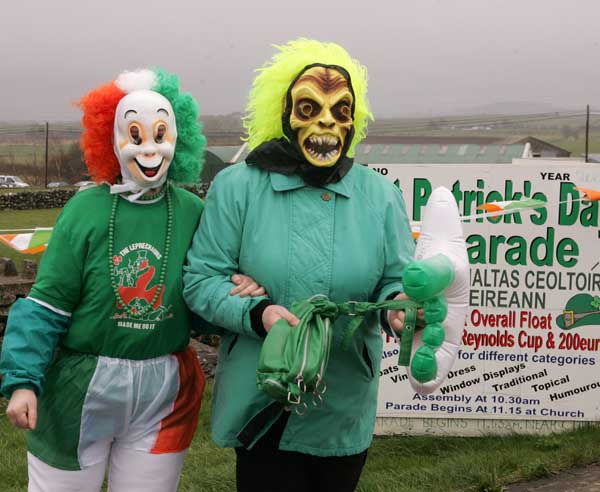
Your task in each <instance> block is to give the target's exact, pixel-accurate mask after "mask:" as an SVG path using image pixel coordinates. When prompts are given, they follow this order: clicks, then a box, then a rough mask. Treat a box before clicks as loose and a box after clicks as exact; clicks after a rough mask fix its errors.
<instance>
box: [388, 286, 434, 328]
mask: <svg viewBox="0 0 600 492" xmlns="http://www.w3.org/2000/svg"><path fill="white" fill-rule="evenodd" d="M406 299H408V296H407V295H406V294H404V293H401V294H398V295H397V296H396V297H394V301H402V300H406ZM405 317H406V313H405V312H404V310H402V309H400V310H398V311H394V310H389V311H388V314H387V320H388V324H389V325H390V327H391V328H392V330H394V331H395V332H396V333H397V334H398V335H399V334H400V333H402V327H403V326H404V318H405ZM416 324H417V325H418V326H425V316H424V314H423V309H419V310H417V323H416Z"/></svg>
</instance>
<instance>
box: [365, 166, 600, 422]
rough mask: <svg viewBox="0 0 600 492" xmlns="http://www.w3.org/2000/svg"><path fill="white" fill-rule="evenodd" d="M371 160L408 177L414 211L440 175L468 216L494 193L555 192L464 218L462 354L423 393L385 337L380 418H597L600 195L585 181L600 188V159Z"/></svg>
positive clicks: (390, 173) (404, 186)
mask: <svg viewBox="0 0 600 492" xmlns="http://www.w3.org/2000/svg"><path fill="white" fill-rule="evenodd" d="M370 167H372V168H374V169H375V170H377V171H378V172H380V173H382V174H384V175H385V176H386V177H387V178H388V179H390V180H391V181H392V182H395V183H396V185H398V186H399V187H400V188H401V190H402V191H403V193H404V199H405V202H406V207H407V213H408V215H409V218H410V220H411V221H415V222H418V221H420V220H421V217H422V214H423V207H424V206H425V204H426V203H427V198H428V196H429V194H430V193H431V191H432V190H433V189H435V188H436V187H438V186H445V187H447V188H448V189H450V190H451V191H452V193H453V194H454V196H455V198H456V201H457V203H458V206H459V210H460V212H461V214H462V215H463V216H471V215H474V214H477V213H478V212H477V207H478V206H480V205H482V204H483V203H486V202H503V201H511V200H519V199H521V198H522V197H530V198H534V199H540V200H545V201H547V206H546V207H545V208H542V209H537V210H535V211H533V212H522V213H520V214H514V215H504V216H498V217H488V218H480V219H476V220H471V221H467V222H465V223H464V224H463V227H464V232H465V238H466V240H467V247H468V254H469V261H470V264H471V290H470V309H469V312H468V316H467V320H466V325H465V328H464V334H463V338H462V348H461V350H460V352H459V359H458V360H457V362H456V364H455V366H454V368H453V370H452V372H451V373H450V375H449V376H448V379H447V380H446V381H445V382H444V384H443V385H442V386H441V387H440V388H439V389H438V390H437V391H436V392H435V393H433V394H431V395H419V394H416V393H415V392H414V391H413V390H412V389H411V387H410V384H409V383H408V381H407V376H406V371H405V368H403V367H398V366H397V362H398V346H397V345H396V344H395V343H394V342H393V341H391V340H390V341H387V342H386V343H385V345H384V352H383V360H382V364H381V372H380V392H379V400H378V408H377V415H378V417H399V418H402V419H404V420H405V418H406V417H420V418H433V419H436V418H443V419H447V418H461V419H464V418H467V419H518V420H522V419H530V420H538V421H540V420H542V421H543V420H553V421H556V420H566V421H597V420H600V360H599V355H600V237H599V236H600V233H599V229H598V220H599V219H598V202H597V201H594V202H591V201H585V200H581V197H582V196H583V194H582V193H581V192H580V191H578V190H577V189H576V187H583V188H590V189H596V190H597V189H600V166H599V167H596V165H594V164H583V163H573V164H571V163H569V164H565V162H564V161H563V163H562V165H561V166H556V165H554V164H552V163H550V162H548V161H541V162H539V163H536V164H513V165H498V164H496V165H477V164H471V165H448V164H446V165H439V164H438V165H413V166H409V165H387V166H382V165H372V166H370ZM481 213H483V211H482V212H481ZM386 420H387V419H386Z"/></svg>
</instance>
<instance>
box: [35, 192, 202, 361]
mask: <svg viewBox="0 0 600 492" xmlns="http://www.w3.org/2000/svg"><path fill="white" fill-rule="evenodd" d="M170 193H171V203H172V216H173V223H172V228H171V240H170V250H169V253H168V258H165V255H164V252H165V239H166V232H167V200H166V197H163V198H162V199H161V200H160V201H158V202H156V203H146V204H139V203H130V202H128V201H127V200H125V199H123V198H120V197H119V198H118V206H117V214H116V220H115V227H114V247H113V251H108V235H109V222H110V214H111V206H112V200H113V196H112V195H110V193H109V189H108V186H106V185H102V186H98V187H95V188H91V189H89V190H85V191H82V192H79V193H77V194H76V195H75V196H74V197H73V198H72V199H71V200H69V202H68V203H67V205H66V206H65V208H64V210H63V211H62V213H61V214H60V216H59V218H58V220H57V222H56V224H55V227H54V231H53V234H52V238H51V240H50V243H49V245H48V249H47V250H46V252H45V253H44V257H43V259H42V262H41V265H40V270H39V274H38V277H37V280H36V282H35V285H34V286H33V289H32V290H31V293H30V297H32V298H33V299H35V300H37V301H41V302H42V303H44V304H46V305H47V307H49V308H51V309H53V310H55V311H57V312H62V313H64V314H71V324H70V326H69V329H68V331H67V333H66V334H65V336H64V337H63V339H62V340H61V346H63V347H65V348H67V349H70V350H75V351H78V352H83V353H89V354H94V355H103V356H107V357H116V358H122V359H137V360H141V359H149V358H152V357H158V356H161V355H165V354H169V353H172V352H176V351H179V350H183V349H184V348H185V347H186V346H187V344H188V341H189V335H190V325H191V314H190V311H189V310H188V308H187V306H186V305H185V302H184V299H183V296H182V289H183V281H182V273H183V271H182V268H183V263H184V260H185V255H186V252H187V250H188V247H189V245H190V242H191V240H192V236H193V234H194V232H195V231H196V228H197V226H198V222H199V220H200V215H201V213H202V208H203V203H202V201H201V200H200V199H199V198H198V197H196V196H195V195H193V194H192V193H189V192H187V191H185V190H182V189H180V188H176V187H171V188H170ZM163 261H167V262H168V263H167V267H166V274H165V277H164V288H163V289H162V293H161V294H160V295H159V296H158V298H157V299H156V301H155V302H154V304H153V306H152V308H151V309H149V310H147V311H146V312H145V314H143V315H140V314H139V312H137V311H136V310H141V311H143V310H142V309H141V308H143V307H144V306H147V305H148V304H150V303H151V302H152V300H153V299H154V298H155V293H156V289H158V283H159V277H160V272H161V266H162V262H163ZM109 268H111V269H112V270H113V278H114V280H115V283H116V286H117V288H118V292H119V298H120V299H119V300H117V296H116V295H115V292H114V289H113V287H112V285H111V277H110V271H109ZM123 304H127V305H128V306H129V308H130V312H132V310H133V312H135V314H134V315H133V316H131V315H130V314H128V313H127V312H126V311H125V309H123Z"/></svg>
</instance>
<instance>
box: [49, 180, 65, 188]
mask: <svg viewBox="0 0 600 492" xmlns="http://www.w3.org/2000/svg"><path fill="white" fill-rule="evenodd" d="M65 186H70V185H69V183H65V182H64V181H53V182H52V183H48V186H47V187H48V188H64V187H65Z"/></svg>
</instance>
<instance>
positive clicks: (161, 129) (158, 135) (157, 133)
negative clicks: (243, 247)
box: [154, 121, 167, 143]
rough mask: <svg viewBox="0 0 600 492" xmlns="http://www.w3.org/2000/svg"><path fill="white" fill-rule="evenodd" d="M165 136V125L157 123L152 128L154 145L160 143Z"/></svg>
mask: <svg viewBox="0 0 600 492" xmlns="http://www.w3.org/2000/svg"><path fill="white" fill-rule="evenodd" d="M166 134H167V125H166V124H165V123H163V122H162V121H161V122H159V123H157V124H156V126H155V127H154V141H155V142H156V143H162V142H163V140H164V139H165V135H166Z"/></svg>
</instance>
